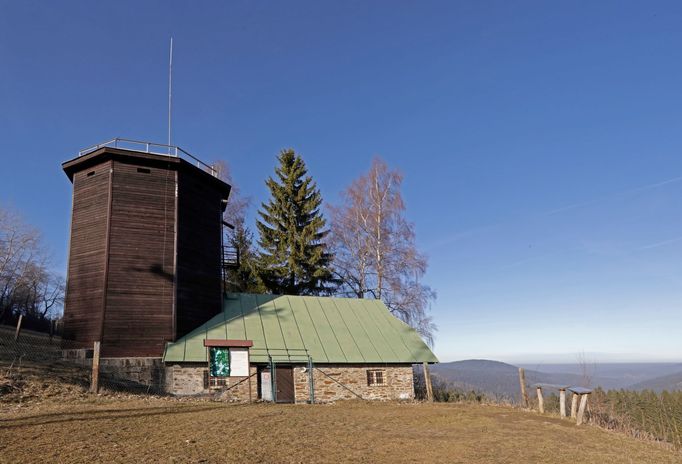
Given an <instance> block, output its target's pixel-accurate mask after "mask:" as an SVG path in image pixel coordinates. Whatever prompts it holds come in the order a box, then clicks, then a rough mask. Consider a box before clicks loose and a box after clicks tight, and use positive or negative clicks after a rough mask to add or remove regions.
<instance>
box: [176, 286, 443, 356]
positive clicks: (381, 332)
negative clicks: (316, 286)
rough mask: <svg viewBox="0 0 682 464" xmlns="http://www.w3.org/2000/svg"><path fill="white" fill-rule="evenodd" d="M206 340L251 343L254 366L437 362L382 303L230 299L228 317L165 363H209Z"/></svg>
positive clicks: (187, 340)
mask: <svg viewBox="0 0 682 464" xmlns="http://www.w3.org/2000/svg"><path fill="white" fill-rule="evenodd" d="M205 339H220V340H224V339H229V340H252V341H253V347H252V348H251V350H250V359H251V362H252V363H265V362H268V360H269V358H268V356H271V357H272V359H273V360H275V361H277V362H286V361H291V362H306V361H307V360H308V356H310V357H312V359H313V362H314V363H335V364H336V363H352V364H366V363H418V362H423V361H426V362H438V359H437V358H436V356H435V355H434V354H433V353H432V352H431V350H430V349H429V347H428V346H426V344H425V343H424V342H423V341H422V339H421V337H420V336H419V335H418V334H417V332H415V330H414V329H412V328H411V327H409V326H408V325H407V324H405V323H404V322H402V321H400V320H399V319H397V318H395V317H394V316H392V315H391V313H390V312H389V311H388V308H386V306H385V305H384V304H383V303H382V302H381V301H380V300H368V299H351V298H324V297H312V296H288V295H286V296H279V295H251V294H245V293H236V294H230V295H228V296H227V297H226V298H225V300H224V302H223V312H222V313H220V314H218V315H217V316H215V317H213V318H212V319H210V320H209V321H208V322H206V323H204V324H203V325H201V326H200V327H198V328H196V329H195V330H193V331H192V332H190V333H189V334H187V335H185V336H184V337H182V338H180V339H179V340H177V341H176V342H174V343H169V344H168V345H167V346H166V351H165V353H164V361H166V362H206V359H207V358H206V347H204V340H205Z"/></svg>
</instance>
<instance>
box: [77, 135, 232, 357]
mask: <svg viewBox="0 0 682 464" xmlns="http://www.w3.org/2000/svg"><path fill="white" fill-rule="evenodd" d="M64 170H65V171H66V172H67V175H69V176H72V179H73V182H74V204H73V213H72V215H73V216H72V234H71V246H70V253H69V256H70V258H69V269H68V282H67V292H66V301H65V308H64V330H65V337H67V338H71V339H74V340H76V341H78V342H81V343H82V344H83V345H84V346H89V345H91V343H92V342H93V341H97V340H100V341H101V342H102V356H104V357H127V356H160V355H161V354H162V353H163V349H164V346H165V343H166V342H169V341H173V340H175V339H176V338H177V337H179V336H182V335H184V334H186V333H187V332H189V331H190V330H192V329H193V328H195V327H196V326H197V325H199V324H201V323H202V322H204V321H206V320H207V319H209V318H210V317H212V316H214V315H215V314H217V313H218V312H220V311H221V309H222V308H221V305H222V296H221V289H220V282H221V280H220V277H221V275H220V259H221V254H220V246H221V220H222V217H221V213H222V210H223V207H224V206H223V205H224V201H225V200H227V197H228V195H229V190H230V188H229V186H228V185H227V184H225V183H223V182H221V181H219V180H218V179H216V178H214V177H213V176H211V175H209V174H207V173H205V172H204V171H202V170H201V169H199V168H196V167H194V166H192V165H191V164H189V163H187V162H186V161H184V160H182V159H179V158H174V157H167V156H162V155H150V154H145V153H139V152H134V151H129V150H121V149H112V148H103V149H100V150H98V151H96V152H94V153H91V154H88V155H85V156H83V157H80V158H77V159H75V160H72V161H69V162H67V163H65V164H64ZM92 171H94V172H95V173H94V174H90V175H88V174H89V173H91V172H92ZM176 192H177V196H176Z"/></svg>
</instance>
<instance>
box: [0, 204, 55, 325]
mask: <svg viewBox="0 0 682 464" xmlns="http://www.w3.org/2000/svg"><path fill="white" fill-rule="evenodd" d="M63 297H64V279H63V278H62V277H61V276H60V275H59V274H57V273H55V272H53V271H51V270H50V259H49V255H48V253H47V252H46V251H45V249H44V247H43V245H42V240H41V236H40V233H39V232H38V231H37V230H36V229H34V228H33V227H30V226H29V225H27V224H26V223H25V222H24V221H23V220H22V218H21V217H20V216H19V215H18V214H16V213H14V212H12V211H10V210H8V209H5V208H1V207H0V322H4V323H11V322H12V321H13V320H14V319H15V318H16V317H18V315H19V314H23V315H24V316H27V317H29V318H31V319H34V320H37V321H41V320H46V319H49V318H56V317H57V316H58V315H59V312H60V310H61V308H62V303H63Z"/></svg>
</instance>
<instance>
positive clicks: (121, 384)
mask: <svg viewBox="0 0 682 464" xmlns="http://www.w3.org/2000/svg"><path fill="white" fill-rule="evenodd" d="M62 359H63V360H65V361H68V362H72V363H74V364H78V365H81V366H86V367H89V368H92V350H91V349H77V350H63V351H62ZM99 372H100V381H99V385H100V389H108V390H121V391H130V392H151V393H164V392H165V391H166V390H167V387H166V383H167V379H166V366H164V364H163V361H162V360H161V358H100V360H99Z"/></svg>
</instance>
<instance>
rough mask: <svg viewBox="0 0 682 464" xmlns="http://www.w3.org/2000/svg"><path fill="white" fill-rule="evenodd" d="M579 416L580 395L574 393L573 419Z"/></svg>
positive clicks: (572, 402)
mask: <svg viewBox="0 0 682 464" xmlns="http://www.w3.org/2000/svg"><path fill="white" fill-rule="evenodd" d="M577 415H578V394H577V393H573V398H571V419H575V418H576V416H577Z"/></svg>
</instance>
